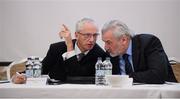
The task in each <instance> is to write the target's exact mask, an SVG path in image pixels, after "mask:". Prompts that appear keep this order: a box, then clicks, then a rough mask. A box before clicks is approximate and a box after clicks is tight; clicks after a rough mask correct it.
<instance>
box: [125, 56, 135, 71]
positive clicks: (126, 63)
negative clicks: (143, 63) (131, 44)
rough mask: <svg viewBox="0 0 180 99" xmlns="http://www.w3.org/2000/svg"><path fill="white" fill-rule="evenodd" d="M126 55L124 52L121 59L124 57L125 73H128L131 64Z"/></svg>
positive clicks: (130, 69)
mask: <svg viewBox="0 0 180 99" xmlns="http://www.w3.org/2000/svg"><path fill="white" fill-rule="evenodd" d="M128 57H129V55H128V54H124V55H123V59H124V61H125V70H126V74H129V73H131V72H133V70H132V66H131V63H130V62H129V59H128Z"/></svg>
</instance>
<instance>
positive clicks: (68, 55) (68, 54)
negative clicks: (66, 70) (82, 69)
mask: <svg viewBox="0 0 180 99" xmlns="http://www.w3.org/2000/svg"><path fill="white" fill-rule="evenodd" d="M74 55H76V54H75V51H74V50H73V51H70V52H65V53H63V54H62V57H63V59H64V61H65V60H67V59H69V58H71V57H73V56H74Z"/></svg>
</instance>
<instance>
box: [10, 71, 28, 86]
mask: <svg viewBox="0 0 180 99" xmlns="http://www.w3.org/2000/svg"><path fill="white" fill-rule="evenodd" d="M26 80H27V79H26V75H24V74H19V73H16V74H15V75H14V76H13V78H12V82H13V83H15V84H24V83H26Z"/></svg>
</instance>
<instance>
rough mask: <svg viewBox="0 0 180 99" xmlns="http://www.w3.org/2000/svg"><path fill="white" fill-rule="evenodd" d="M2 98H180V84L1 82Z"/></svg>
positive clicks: (0, 92) (0, 94)
mask: <svg viewBox="0 0 180 99" xmlns="http://www.w3.org/2000/svg"><path fill="white" fill-rule="evenodd" d="M0 98H1V99H4V98H11V99H12V98H13V99H20V98H22V99H23V98H28V99H29V98H33V99H34V98H47V99H50V98H58V99H60V98H83V99H84V98H111V99H112V98H118V99H119V98H138V99H139V98H146V99H147V98H148V99H149V98H151V99H152V98H153V99H166V98H180V84H179V83H176V84H162V85H155V84H152V85H150V84H144V85H133V86H131V87H123V88H120V87H110V86H96V85H93V84H62V85H45V84H38V85H33V84H12V83H3V84H0Z"/></svg>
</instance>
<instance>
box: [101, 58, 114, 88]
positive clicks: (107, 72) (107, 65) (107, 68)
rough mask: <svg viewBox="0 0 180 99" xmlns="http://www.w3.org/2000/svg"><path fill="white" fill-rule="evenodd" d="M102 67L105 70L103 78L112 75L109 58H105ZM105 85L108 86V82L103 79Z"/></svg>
mask: <svg viewBox="0 0 180 99" xmlns="http://www.w3.org/2000/svg"><path fill="white" fill-rule="evenodd" d="M103 65H104V68H105V71H104V72H105V77H106V75H112V63H111V61H110V58H109V57H106V60H105V61H103ZM105 85H108V81H107V80H106V79H105Z"/></svg>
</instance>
